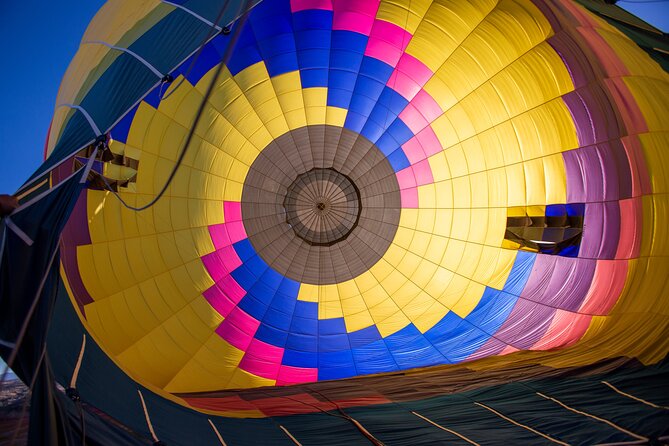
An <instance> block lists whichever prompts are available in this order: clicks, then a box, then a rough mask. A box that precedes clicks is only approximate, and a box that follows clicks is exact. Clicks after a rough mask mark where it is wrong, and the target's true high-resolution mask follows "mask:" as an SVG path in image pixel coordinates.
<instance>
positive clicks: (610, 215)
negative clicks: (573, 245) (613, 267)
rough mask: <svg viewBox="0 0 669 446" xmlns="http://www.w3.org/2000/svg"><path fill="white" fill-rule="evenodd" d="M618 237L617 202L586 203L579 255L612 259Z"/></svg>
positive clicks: (618, 217)
mask: <svg viewBox="0 0 669 446" xmlns="http://www.w3.org/2000/svg"><path fill="white" fill-rule="evenodd" d="M619 238H620V207H619V205H618V202H617V201H609V202H603V203H588V204H586V206H585V219H584V224H583V238H582V240H581V250H580V251H579V256H581V257H585V258H593V259H613V258H615V256H616V251H617V249H618V239H619Z"/></svg>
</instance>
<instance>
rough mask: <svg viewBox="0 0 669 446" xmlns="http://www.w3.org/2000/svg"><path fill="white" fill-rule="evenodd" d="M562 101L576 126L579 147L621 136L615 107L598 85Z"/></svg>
mask: <svg viewBox="0 0 669 446" xmlns="http://www.w3.org/2000/svg"><path fill="white" fill-rule="evenodd" d="M562 99H563V100H564V102H565V104H566V105H567V108H568V109H569V112H570V113H571V115H572V118H573V120H574V123H575V125H576V133H577V134H578V142H579V145H580V146H581V147H585V146H589V145H593V144H595V143H598V142H604V141H610V140H614V139H619V138H620V136H621V135H622V134H623V133H622V132H621V125H620V123H619V119H618V116H617V115H616V113H615V106H614V105H612V104H611V102H612V101H611V99H610V98H609V96H608V94H607V93H606V91H604V89H603V87H602V86H601V85H600V84H596V83H590V84H588V85H587V86H586V87H583V88H579V89H578V90H576V91H572V92H571V93H567V94H566V95H564V96H562Z"/></svg>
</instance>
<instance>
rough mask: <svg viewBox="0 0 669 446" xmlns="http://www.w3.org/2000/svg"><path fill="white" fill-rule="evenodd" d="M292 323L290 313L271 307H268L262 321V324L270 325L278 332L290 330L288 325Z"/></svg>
mask: <svg viewBox="0 0 669 446" xmlns="http://www.w3.org/2000/svg"><path fill="white" fill-rule="evenodd" d="M292 321H293V314H292V312H285V311H281V309H279V308H277V307H274V306H273V303H272V306H270V307H269V309H268V310H267V312H266V313H265V316H264V317H263V319H262V322H263V324H267V325H271V326H272V327H274V328H277V329H279V330H283V331H288V330H290V324H291V323H292Z"/></svg>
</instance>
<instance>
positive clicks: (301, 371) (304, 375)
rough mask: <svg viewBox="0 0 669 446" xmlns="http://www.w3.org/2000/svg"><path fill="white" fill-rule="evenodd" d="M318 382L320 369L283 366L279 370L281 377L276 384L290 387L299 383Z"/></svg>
mask: <svg viewBox="0 0 669 446" xmlns="http://www.w3.org/2000/svg"><path fill="white" fill-rule="evenodd" d="M317 380H318V369H312V368H303V367H293V366H289V365H282V366H281V367H280V368H279V376H278V377H277V382H276V384H277V385H279V386H289V385H291V384H298V383H311V382H316V381H317Z"/></svg>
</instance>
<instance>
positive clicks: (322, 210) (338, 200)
mask: <svg viewBox="0 0 669 446" xmlns="http://www.w3.org/2000/svg"><path fill="white" fill-rule="evenodd" d="M283 208H284V210H285V212H286V223H288V225H290V227H291V228H292V230H293V231H294V232H295V235H297V236H298V237H300V238H301V239H302V240H304V241H305V242H307V243H309V244H310V245H314V246H332V245H334V244H335V243H338V242H341V241H343V240H345V239H346V238H347V237H348V236H349V234H350V233H351V232H352V231H353V230H354V229H355V227H356V226H357V225H358V221H359V220H360V213H361V211H362V200H361V199H360V190H358V188H357V187H356V185H355V183H354V182H353V181H352V180H351V179H350V178H349V177H347V176H346V175H344V174H342V173H340V172H338V171H337V170H335V169H332V168H328V169H322V168H314V169H311V170H309V171H308V172H305V173H303V174H300V175H298V176H297V178H295V181H293V183H292V184H291V185H290V186H289V187H288V192H287V193H286V197H285V199H284V201H283Z"/></svg>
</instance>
